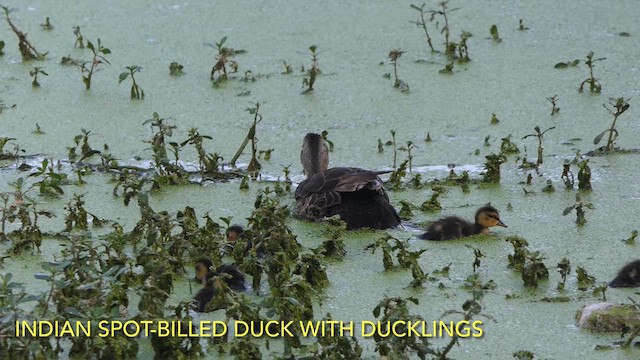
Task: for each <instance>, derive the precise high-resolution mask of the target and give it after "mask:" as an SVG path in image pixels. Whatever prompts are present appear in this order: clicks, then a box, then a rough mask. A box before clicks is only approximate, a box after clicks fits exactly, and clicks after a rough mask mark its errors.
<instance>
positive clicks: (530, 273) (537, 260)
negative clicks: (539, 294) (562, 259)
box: [522, 251, 549, 288]
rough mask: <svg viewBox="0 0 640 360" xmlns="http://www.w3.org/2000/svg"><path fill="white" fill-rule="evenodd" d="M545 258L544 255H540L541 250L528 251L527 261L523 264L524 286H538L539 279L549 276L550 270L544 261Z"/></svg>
mask: <svg viewBox="0 0 640 360" xmlns="http://www.w3.org/2000/svg"><path fill="white" fill-rule="evenodd" d="M543 259H544V257H542V256H541V255H540V252H539V251H534V252H529V251H527V256H526V259H525V263H524V265H523V266H522V281H523V282H524V286H527V287H533V288H537V287H538V282H539V281H541V280H547V279H548V278H549V271H548V270H547V267H546V266H545V265H544V263H543V262H542V260H543Z"/></svg>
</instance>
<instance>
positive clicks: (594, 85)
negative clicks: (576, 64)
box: [578, 51, 606, 94]
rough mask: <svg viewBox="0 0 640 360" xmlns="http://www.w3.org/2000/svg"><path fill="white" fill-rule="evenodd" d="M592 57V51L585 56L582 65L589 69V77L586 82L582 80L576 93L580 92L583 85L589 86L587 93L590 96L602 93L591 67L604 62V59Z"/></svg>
mask: <svg viewBox="0 0 640 360" xmlns="http://www.w3.org/2000/svg"><path fill="white" fill-rule="evenodd" d="M593 55H594V54H593V51H590V52H589V53H588V54H587V60H586V61H585V62H584V63H585V65H587V67H588V68H589V77H588V78H587V79H586V80H584V81H583V82H582V83H580V87H579V88H578V91H579V92H582V90H583V88H584V85H585V84H589V91H590V92H591V93H592V94H600V92H601V91H602V85H600V82H599V81H598V79H596V78H595V77H594V76H593V67H594V66H595V63H596V62H598V61H601V60H605V59H606V58H598V59H594V58H593Z"/></svg>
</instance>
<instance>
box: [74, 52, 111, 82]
mask: <svg viewBox="0 0 640 360" xmlns="http://www.w3.org/2000/svg"><path fill="white" fill-rule="evenodd" d="M96 45H97V46H96ZM96 45H94V44H93V43H92V42H91V41H89V40H87V49H89V50H91V52H92V53H93V58H92V59H91V60H90V61H84V62H82V63H81V64H80V65H79V66H80V72H81V73H82V81H83V82H84V86H85V87H86V89H87V90H90V89H91V79H92V78H93V74H94V73H95V72H97V71H98V67H99V66H100V65H101V64H107V65H111V63H110V62H109V61H108V60H107V59H106V58H105V55H109V54H111V50H109V49H108V48H106V47H104V46H102V43H101V42H100V39H98V42H97V43H96ZM87 64H89V66H87Z"/></svg>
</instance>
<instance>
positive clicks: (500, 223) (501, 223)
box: [496, 219, 508, 227]
mask: <svg viewBox="0 0 640 360" xmlns="http://www.w3.org/2000/svg"><path fill="white" fill-rule="evenodd" d="M496 226H502V227H508V226H507V225H505V223H503V222H502V220H500V219H498V223H497V224H496Z"/></svg>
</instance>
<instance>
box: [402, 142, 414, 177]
mask: <svg viewBox="0 0 640 360" xmlns="http://www.w3.org/2000/svg"><path fill="white" fill-rule="evenodd" d="M415 148H417V146H416V145H415V144H414V143H413V141H407V145H406V146H401V147H400V148H399V149H398V150H400V151H406V152H407V163H408V164H409V172H411V164H412V162H413V155H411V150H413V149H415Z"/></svg>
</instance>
